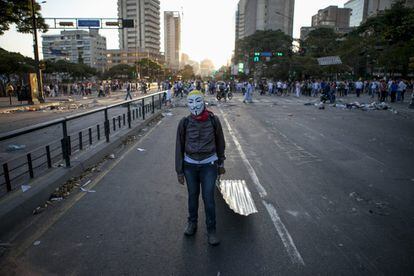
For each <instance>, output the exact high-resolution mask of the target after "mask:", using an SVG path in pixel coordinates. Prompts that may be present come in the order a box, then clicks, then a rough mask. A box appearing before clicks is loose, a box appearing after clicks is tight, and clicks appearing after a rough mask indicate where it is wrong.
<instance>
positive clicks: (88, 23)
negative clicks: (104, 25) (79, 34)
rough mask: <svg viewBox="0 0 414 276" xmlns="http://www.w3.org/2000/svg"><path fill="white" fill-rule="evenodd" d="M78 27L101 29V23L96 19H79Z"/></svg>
mask: <svg viewBox="0 0 414 276" xmlns="http://www.w3.org/2000/svg"><path fill="white" fill-rule="evenodd" d="M78 27H85V28H99V27H101V22H100V20H96V19H90V20H89V19H78Z"/></svg>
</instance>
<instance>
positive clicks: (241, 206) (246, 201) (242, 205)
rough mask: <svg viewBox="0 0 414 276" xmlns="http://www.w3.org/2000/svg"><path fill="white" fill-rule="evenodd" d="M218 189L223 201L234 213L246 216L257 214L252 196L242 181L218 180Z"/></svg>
mask: <svg viewBox="0 0 414 276" xmlns="http://www.w3.org/2000/svg"><path fill="white" fill-rule="evenodd" d="M218 187H219V190H220V192H221V194H222V195H223V198H224V200H225V201H226V203H227V204H228V205H229V207H230V209H232V210H233V211H234V212H235V213H237V214H240V215H243V216H248V215H250V214H254V213H257V208H256V205H255V204H254V201H253V198H252V195H251V193H250V191H249V189H248V188H247V185H246V181H244V180H220V181H219V182H218Z"/></svg>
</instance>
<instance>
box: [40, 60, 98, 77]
mask: <svg viewBox="0 0 414 276" xmlns="http://www.w3.org/2000/svg"><path fill="white" fill-rule="evenodd" d="M45 64H46V69H45V71H44V72H45V73H49V74H50V73H64V74H67V75H68V76H69V77H70V78H72V79H84V78H89V77H91V76H94V75H96V73H97V72H96V69H94V68H92V67H90V66H88V65H86V64H79V63H72V62H68V61H65V60H58V61H56V62H54V61H51V60H47V61H45Z"/></svg>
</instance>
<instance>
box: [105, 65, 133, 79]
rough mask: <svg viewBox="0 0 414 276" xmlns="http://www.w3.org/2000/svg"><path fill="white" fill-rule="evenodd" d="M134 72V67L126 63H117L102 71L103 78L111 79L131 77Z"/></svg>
mask: <svg viewBox="0 0 414 276" xmlns="http://www.w3.org/2000/svg"><path fill="white" fill-rule="evenodd" d="M134 74H135V67H133V66H129V65H127V64H118V65H115V66H113V67H111V68H110V69H109V70H107V71H106V72H105V73H104V78H111V79H132V78H133V77H134Z"/></svg>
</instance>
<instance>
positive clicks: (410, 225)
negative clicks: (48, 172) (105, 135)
mask: <svg viewBox="0 0 414 276" xmlns="http://www.w3.org/2000/svg"><path fill="white" fill-rule="evenodd" d="M305 101H306V99H294V98H291V97H290V98H273V97H262V98H260V99H259V100H257V101H256V102H255V103H253V104H249V105H244V104H243V103H242V102H241V98H240V97H236V98H235V99H234V100H233V101H231V102H229V103H227V104H219V105H218V106H213V107H212V110H213V111H214V112H215V113H217V114H218V116H219V117H220V118H221V121H222V124H223V126H224V130H225V135H226V142H227V151H226V155H227V160H226V163H225V164H226V168H227V174H226V175H225V178H226V179H245V180H246V182H247V183H248V186H249V188H250V191H251V192H252V195H253V198H254V200H255V202H256V205H257V207H258V210H259V213H258V214H254V215H251V216H249V217H240V216H238V215H235V214H234V213H233V212H232V211H231V210H229V209H228V207H227V206H226V204H225V203H224V202H223V200H222V198H221V196H220V195H219V194H217V195H216V198H217V223H218V233H219V235H220V237H221V239H222V243H221V244H220V245H219V246H218V247H211V246H209V245H208V244H207V241H206V236H205V229H204V223H203V222H204V216H203V212H202V205H201V206H200V207H201V208H200V209H201V210H200V216H201V217H200V222H199V229H198V232H197V234H196V236H195V237H192V238H187V237H184V236H183V230H184V226H185V222H186V215H187V214H186V190H185V187H182V186H180V185H179V184H178V183H177V181H176V176H175V172H174V163H173V162H174V145H175V131H176V127H177V123H178V120H179V119H180V118H181V117H182V116H184V115H185V114H186V113H187V111H186V110H185V109H184V108H175V109H173V110H172V112H173V116H171V117H165V118H164V119H162V121H161V122H160V123H159V124H158V125H157V126H155V127H154V128H152V129H151V130H150V131H149V132H148V133H147V134H146V136H145V137H144V138H143V139H142V140H140V141H139V142H137V144H135V145H134V146H133V147H132V148H131V150H130V151H128V152H126V153H125V154H124V155H123V156H122V157H118V158H117V159H115V160H112V161H109V162H112V163H111V164H109V165H108V170H103V171H102V173H101V176H99V177H97V178H96V180H95V181H94V182H93V183H94V184H93V185H94V186H93V189H94V190H96V193H88V194H75V195H72V196H71V197H72V198H69V199H67V200H65V201H63V202H61V203H60V204H59V205H58V206H55V207H54V208H52V209H51V210H47V211H46V212H44V213H42V214H41V215H40V216H38V217H37V218H36V222H34V223H31V224H30V223H28V225H27V229H28V230H26V233H29V234H26V235H21V236H19V235H17V236H16V237H15V238H14V239H13V240H12V241H11V242H12V246H11V249H10V252H9V253H8V254H7V255H5V256H4V257H3V261H4V263H3V264H2V267H3V268H2V270H0V272H7V273H13V272H15V273H17V274H29V273H31V274H33V275H413V273H414V236H413V232H414V207H413V200H412V199H413V198H414V186H413V184H414V171H413V170H412V164H413V161H414V158H413V156H414V155H413V154H414V121H413V120H412V119H410V118H407V117H403V116H399V115H394V114H392V113H391V112H389V111H371V112H363V111H360V110H341V109H336V108H327V109H325V110H318V109H317V108H315V107H313V106H304V105H303V103H304V102H305ZM138 147H140V148H143V149H145V150H146V151H144V152H140V151H137V150H136V149H137V148H138ZM35 241H39V242H40V243H39V244H38V243H35ZM35 244H36V245H35ZM7 256H8V257H9V258H5V257H7Z"/></svg>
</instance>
